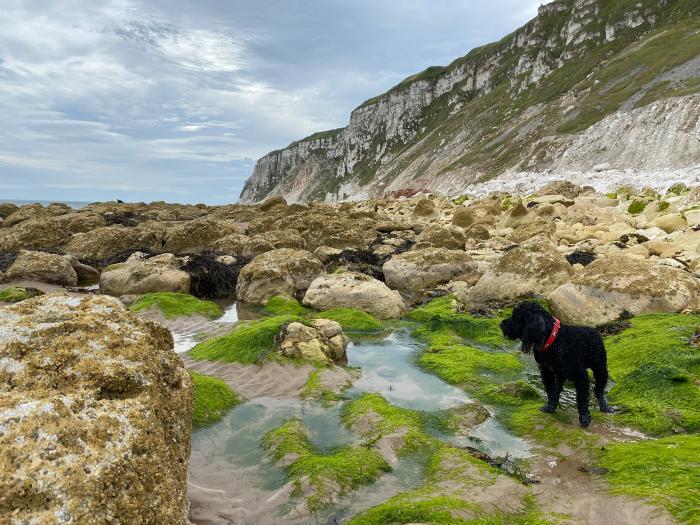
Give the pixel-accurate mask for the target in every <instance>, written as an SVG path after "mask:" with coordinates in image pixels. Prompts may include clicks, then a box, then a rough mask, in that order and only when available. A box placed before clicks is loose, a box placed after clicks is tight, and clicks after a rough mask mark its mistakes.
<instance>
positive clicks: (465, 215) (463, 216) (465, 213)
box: [452, 206, 475, 228]
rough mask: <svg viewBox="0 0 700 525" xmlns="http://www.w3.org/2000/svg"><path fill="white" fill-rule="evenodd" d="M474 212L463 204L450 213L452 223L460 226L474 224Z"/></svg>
mask: <svg viewBox="0 0 700 525" xmlns="http://www.w3.org/2000/svg"><path fill="white" fill-rule="evenodd" d="M474 220H475V213H474V210H471V209H469V208H467V207H465V206H460V207H458V208H457V209H456V210H455V212H454V213H453V214H452V224H454V225H455V226H459V227H460V228H467V227H469V226H471V225H472V224H474Z"/></svg>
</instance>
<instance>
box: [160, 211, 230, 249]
mask: <svg viewBox="0 0 700 525" xmlns="http://www.w3.org/2000/svg"><path fill="white" fill-rule="evenodd" d="M234 233H243V228H242V227H241V226H240V225H238V224H236V223H234V222H231V221H226V220H217V219H213V218H210V217H201V218H198V219H195V220H192V221H185V222H183V223H180V224H177V225H175V226H173V227H171V228H169V229H168V230H167V232H166V234H165V238H164V239H163V241H164V243H163V248H162V250H163V251H167V252H171V253H174V254H183V253H194V252H200V251H204V250H208V249H210V245H211V243H212V242H214V241H216V240H217V239H220V238H221V237H224V236H226V235H230V234H234Z"/></svg>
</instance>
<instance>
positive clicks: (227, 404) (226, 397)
mask: <svg viewBox="0 0 700 525" xmlns="http://www.w3.org/2000/svg"><path fill="white" fill-rule="evenodd" d="M190 375H191V377H192V382H193V384H194V412H193V414H192V426H194V427H201V426H205V425H210V424H212V423H216V422H217V421H219V420H220V419H221V418H222V417H223V416H224V414H225V413H226V412H227V411H229V410H230V409H232V408H233V407H235V406H236V405H238V404H239V403H241V402H242V400H241V398H240V396H238V394H236V393H235V392H234V391H233V390H231V388H230V387H229V386H228V385H227V384H226V383H224V382H223V381H222V380H221V379H217V378H216V377H210V376H206V375H203V374H199V373H197V372H191V373H190Z"/></svg>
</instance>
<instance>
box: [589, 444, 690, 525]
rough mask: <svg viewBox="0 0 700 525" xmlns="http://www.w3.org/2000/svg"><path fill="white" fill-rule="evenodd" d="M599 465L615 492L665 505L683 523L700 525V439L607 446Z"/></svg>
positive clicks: (601, 453) (601, 455) (602, 452)
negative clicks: (603, 469) (604, 471)
mask: <svg viewBox="0 0 700 525" xmlns="http://www.w3.org/2000/svg"><path fill="white" fill-rule="evenodd" d="M600 465H601V466H603V467H605V468H607V469H608V470H609V474H608V475H607V476H606V480H607V481H608V482H609V483H610V484H611V485H612V488H613V491H614V492H617V493H619V494H625V495H628V496H636V497H639V498H644V499H646V500H648V501H650V502H651V503H653V504H656V505H662V506H664V507H666V508H667V509H668V510H669V512H671V513H672V514H673V515H674V516H675V517H676V518H677V519H678V521H679V522H681V523H699V522H700V436H698V435H679V436H671V437H666V438H661V439H656V440H648V441H640V442H635V443H612V444H608V445H606V446H605V448H604V449H603V450H602V451H601V452H600Z"/></svg>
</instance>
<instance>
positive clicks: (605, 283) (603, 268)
mask: <svg viewBox="0 0 700 525" xmlns="http://www.w3.org/2000/svg"><path fill="white" fill-rule="evenodd" d="M699 300H700V281H698V279H697V278H695V277H694V276H692V275H690V274H689V273H687V272H685V271H683V270H680V269H678V268H672V267H670V266H665V265H659V264H655V263H654V262H652V261H648V260H641V259H634V258H631V257H623V256H617V257H615V256H608V257H606V258H605V259H599V260H596V261H593V262H592V263H591V264H589V265H588V266H586V267H585V268H584V269H583V270H582V271H581V272H580V273H578V274H576V276H575V277H574V278H573V279H572V280H571V282H570V283H566V284H564V285H562V286H560V287H559V288H557V289H556V290H554V291H553V292H552V293H551V294H550V296H549V301H550V304H551V305H552V308H553V309H554V311H555V313H556V314H557V315H559V316H560V317H561V319H562V321H565V322H570V323H578V324H582V325H589V326H597V325H600V324H603V323H607V322H610V321H613V320H615V319H617V318H619V317H620V316H621V315H622V314H623V313H624V312H627V313H630V314H633V315H638V314H642V313H649V312H680V311H682V310H685V309H691V310H697V309H698V308H699V307H700V301H699Z"/></svg>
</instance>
